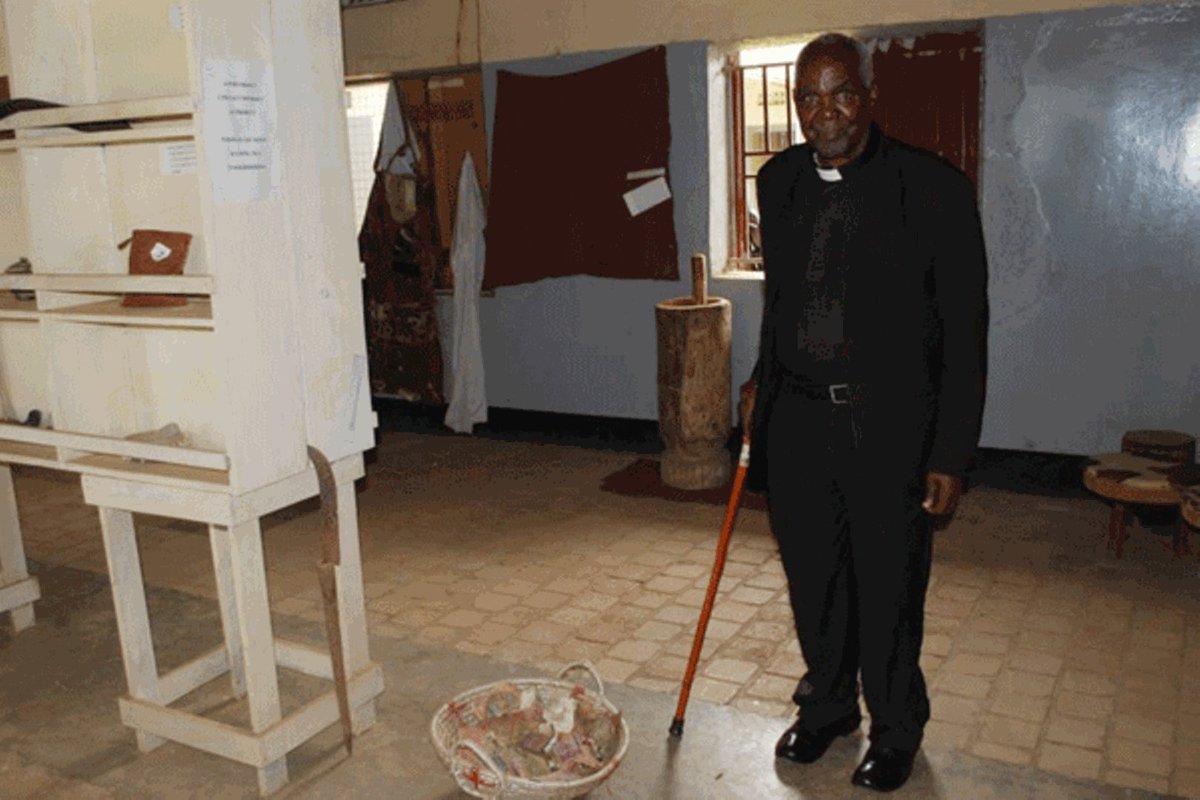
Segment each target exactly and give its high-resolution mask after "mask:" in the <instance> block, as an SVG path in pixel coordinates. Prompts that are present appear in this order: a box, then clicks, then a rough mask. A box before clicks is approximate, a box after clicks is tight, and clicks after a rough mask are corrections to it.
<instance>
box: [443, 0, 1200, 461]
mask: <svg viewBox="0 0 1200 800" xmlns="http://www.w3.org/2000/svg"><path fill="white" fill-rule="evenodd" d="M1198 9H1200V6H1198V5H1196V4H1183V5H1170V6H1160V7H1141V8H1138V9H1136V10H1130V9H1123V8H1118V9H1107V10H1100V11H1086V12H1074V13H1066V14H1052V15H1039V16H1026V17H1013V18H1006V19H998V20H988V21H987V22H986V23H985V25H984V52H985V76H984V77H985V89H984V122H983V153H984V155H983V168H982V179H981V185H982V203H981V207H982V212H983V217H984V226H985V233H986V236H987V240H988V252H989V257H990V261H991V287H990V295H991V301H992V310H993V321H992V330H991V339H990V352H991V372H990V384H989V393H988V401H987V408H986V411H985V419H984V431H983V444H984V445H986V446H992V447H1007V448H1015V449H1026V450H1036V451H1041V452H1058V453H1086V452H1095V451H1099V450H1106V449H1115V448H1116V447H1117V445H1118V443H1119V441H1120V435H1121V433H1122V432H1123V431H1124V430H1126V429H1130V428H1138V427H1153V428H1172V429H1177V430H1183V431H1188V432H1191V433H1193V434H1200V391H1198V389H1200V366H1198V365H1200V355H1198V354H1200V347H1198V345H1200V313H1198V310H1197V306H1198V303H1197V300H1198V298H1200V291H1198V290H1200V285H1198V284H1200V78H1198V77H1197V76H1200V12H1198ZM800 33H803V32H801V31H797V34H800ZM627 52H630V51H622V52H608V53H588V54H581V55H572V56H561V57H556V58H547V59H538V60H532V61H523V62H512V63H506V64H493V65H489V66H488V67H487V68H486V70H485V104H486V106H487V113H488V119H489V121H490V119H491V115H492V111H493V108H494V102H495V75H496V70H497V69H500V68H505V69H512V70H516V71H520V72H525V73H528V74H542V75H546V74H561V73H565V72H572V71H575V70H578V69H584V68H586V67H590V66H594V65H596V64H599V63H602V62H604V61H608V60H611V59H613V58H616V57H619V56H621V55H624V54H626V53H627ZM667 64H668V73H669V75H668V77H669V82H670V93H671V99H670V103H671V108H670V116H671V131H672V142H671V160H670V171H671V178H672V190H673V192H674V194H675V220H676V229H677V238H678V243H679V257H680V273H681V275H682V276H684V278H683V279H682V280H680V281H678V282H664V281H613V280H604V279H598V278H588V277H579V278H566V279H555V280H545V281H541V282H539V283H535V284H530V285H526V286H519V287H512V288H505V289H500V290H498V291H497V292H496V296H495V297H493V298H484V299H483V300H482V301H481V317H482V325H483V332H484V356H485V368H486V373H487V391H488V401H489V403H490V404H491V405H493V406H497V407H503V408H520V409H530V410H541V411H555V412H562V413H577V414H595V415H602V416H612V417H629V418H640V419H655V418H656V417H657V401H656V392H657V385H656V375H655V367H656V346H655V330H654V304H655V303H656V302H658V301H659V300H662V299H664V298H668V297H675V296H679V295H684V294H688V293H689V292H690V286H689V285H688V280H687V276H688V272H689V270H688V260H689V258H690V256H691V254H692V253H693V252H697V251H699V252H707V250H708V245H707V242H708V241H709V214H708V211H709V203H710V202H711V203H722V202H725V199H724V197H723V196H717V195H720V192H715V191H714V192H711V194H712V195H713V196H711V197H710V181H709V177H710V176H709V171H710V167H709V142H708V131H709V119H708V114H709V111H708V108H709V105H708V103H709V98H708V96H707V93H708V86H709V83H708V79H707V74H708V72H707V70H708V65H707V48H706V46H705V45H704V44H703V43H685V44H678V45H670V46H668V49H667ZM563 181H564V187H566V186H569V181H570V176H569V175H564V176H563ZM547 202H553V198H548V199H547ZM533 211H534V212H535V213H536V210H533ZM710 293H712V294H714V295H718V296H723V297H728V298H729V299H730V300H731V301H732V302H733V321H734V331H733V380H734V389H735V390H736V385H737V384H738V383H740V382H741V381H742V380H744V379H745V377H746V375H747V374H748V372H749V369H750V365H751V364H752V362H753V359H754V355H755V352H754V351H755V349H756V341H755V335H754V333H755V331H756V329H757V325H758V320H759V318H760V315H761V288H760V285H759V284H757V283H755V282H749V281H716V282H713V283H712V284H710ZM441 310H442V316H443V329H444V330H445V329H448V326H449V324H450V314H451V308H450V304H449V302H446V303H443V304H442V308H441Z"/></svg>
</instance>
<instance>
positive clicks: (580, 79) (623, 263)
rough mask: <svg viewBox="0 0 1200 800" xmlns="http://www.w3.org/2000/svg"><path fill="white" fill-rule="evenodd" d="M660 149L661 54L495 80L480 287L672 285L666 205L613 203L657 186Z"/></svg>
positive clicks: (665, 150) (667, 140)
mask: <svg viewBox="0 0 1200 800" xmlns="http://www.w3.org/2000/svg"><path fill="white" fill-rule="evenodd" d="M670 145H671V125H670V112H669V108H668V89H667V51H666V48H665V47H654V48H651V49H649V50H645V51H643V52H640V53H636V54H634V55H631V56H627V57H625V58H622V59H619V60H617V61H613V62H610V63H608V64H604V65H601V66H599V67H594V68H592V69H588V70H583V71H581V72H575V73H571V74H568V75H559V76H556V77H549V78H547V77H534V76H527V75H518V74H516V73H513V72H509V71H507V70H500V71H499V74H498V77H497V85H496V119H495V133H494V134H493V144H492V185H491V192H490V195H489V198H488V226H487V263H486V267H485V269H484V276H483V288H484V289H490V288H495V287H498V286H513V285H517V284H522V283H530V282H532V281H537V280H541V279H542V278H555V277H563V276H566V275H596V276H599V277H605V278H643V279H654V280H678V278H679V263H678V256H677V250H676V242H675V225H674V219H673V203H672V202H671V200H667V201H665V202H662V203H659V204H658V205H655V206H653V207H652V208H650V209H649V210H647V211H644V212H643V213H640V214H638V215H636V216H635V215H633V214H631V213H630V210H629V208H628V207H627V206H626V204H625V200H624V197H623V195H624V194H625V193H626V192H628V191H630V190H631V189H635V188H637V187H639V186H641V185H643V184H645V183H647V182H648V181H649V180H652V179H653V178H652V177H638V176H637V175H636V173H638V172H642V173H645V172H646V171H649V170H662V171H663V175H664V177H665V178H666V179H667V182H668V184H669V182H670V175H669V173H667V172H666V170H667V159H668V156H669V154H670ZM631 173H635V175H634V177H632V178H631V177H630V175H631Z"/></svg>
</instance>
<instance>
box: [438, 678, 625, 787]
mask: <svg viewBox="0 0 1200 800" xmlns="http://www.w3.org/2000/svg"><path fill="white" fill-rule="evenodd" d="M577 667H583V668H586V669H588V670H590V671H591V673H592V676H593V678H594V679H595V680H596V683H597V686H598V687H599V690H600V694H599V695H597V694H594V693H593V692H590V691H588V690H587V689H585V688H584V687H583V686H580V685H578V684H572V683H568V682H565V681H561V680H559V681H538V680H514V681H500V682H497V683H492V684H488V685H487V686H481V687H478V688H476V689H474V690H472V691H470V692H466V693H464V694H462V695H459V696H458V697H456V698H455V699H454V700H452V701H450V702H449V703H447V704H446V705H444V706H443V707H442V709H441V710H440V711H439V712H438V714H437V715H436V716H435V717H434V720H433V726H432V728H433V730H432V733H433V740H434V744H435V745H436V747H437V748H438V754H439V755H440V756H441V757H442V760H443V761H444V762H445V763H446V764H447V765H448V766H449V767H450V768H451V771H452V772H453V774H454V777H455V780H457V781H458V783H459V786H461V787H462V788H463V789H464V790H465V791H467V792H468V793H469V794H472V795H475V796H476V797H505V798H514V797H538V798H570V797H578V796H580V795H582V794H586V793H587V792H588V791H591V790H592V789H593V788H595V787H596V786H597V785H599V784H600V783H601V782H603V781H604V780H605V779H606V778H607V777H608V775H610V774H611V773H612V771H613V770H614V769H616V767H617V765H618V764H619V763H620V760H621V758H622V757H623V756H624V753H625V748H626V746H627V745H628V729H627V727H626V725H625V721H624V720H623V719H622V717H621V714H620V712H619V711H617V710H616V709H615V708H614V707H613V706H612V704H611V703H609V702H608V700H607V699H605V698H604V696H603V692H604V689H603V684H602V683H601V682H600V678H599V675H597V674H596V673H595V670H594V668H592V667H591V665H590V664H586V663H580V664H575V665H572V666H570V667H568V668H567V669H565V670H563V672H562V673H560V678H561V677H562V675H565V674H566V673H567V672H568V671H570V670H571V669H574V668H577Z"/></svg>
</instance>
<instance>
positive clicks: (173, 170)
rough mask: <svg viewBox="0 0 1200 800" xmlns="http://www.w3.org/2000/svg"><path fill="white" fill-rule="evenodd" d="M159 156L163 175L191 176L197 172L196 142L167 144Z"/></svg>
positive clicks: (161, 149)
mask: <svg viewBox="0 0 1200 800" xmlns="http://www.w3.org/2000/svg"><path fill="white" fill-rule="evenodd" d="M159 154H160V156H161V161H162V174H163V175H191V174H192V173H194V172H195V171H196V143H195V142H167V143H166V144H164V145H162V146H161V147H160V149H159Z"/></svg>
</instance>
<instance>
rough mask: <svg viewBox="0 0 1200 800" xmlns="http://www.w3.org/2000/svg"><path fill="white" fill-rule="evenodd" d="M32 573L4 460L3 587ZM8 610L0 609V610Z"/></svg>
mask: <svg viewBox="0 0 1200 800" xmlns="http://www.w3.org/2000/svg"><path fill="white" fill-rule="evenodd" d="M351 490H353V487H351ZM28 577H29V568H28V565H27V564H26V562H25V547H24V545H23V544H22V543H21V521H20V519H19V518H18V516H17V495H16V492H15V491H13V479H12V469H11V468H10V467H9V466H8V465H7V464H0V587H3V586H7V585H9V584H12V583H16V582H17V581H21V580H24V579H25V578H28ZM2 613H4V612H3V611H0V614H2ZM10 614H11V619H12V629H13V633H20V632H21V631H23V630H25V629H26V628H28V627H29V626H30V625H32V624H33V604H32V603H30V604H28V605H23V606H17V607H16V608H14V609H12V610H11V612H10Z"/></svg>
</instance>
